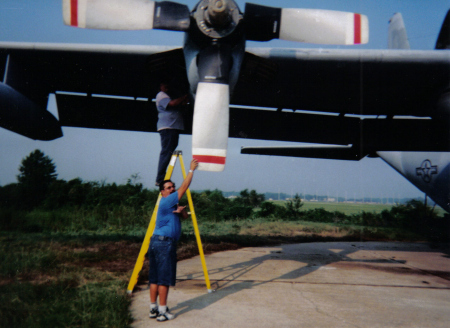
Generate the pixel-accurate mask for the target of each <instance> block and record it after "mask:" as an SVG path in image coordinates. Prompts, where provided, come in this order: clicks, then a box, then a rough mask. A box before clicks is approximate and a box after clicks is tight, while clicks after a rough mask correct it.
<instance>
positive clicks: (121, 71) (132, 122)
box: [0, 42, 188, 139]
mask: <svg viewBox="0 0 450 328" xmlns="http://www.w3.org/2000/svg"><path fill="white" fill-rule="evenodd" d="M0 76H3V77H4V78H3V83H4V84H6V85H7V86H8V87H11V88H13V89H14V90H16V91H17V92H19V93H20V94H21V95H24V96H25V97H26V98H28V99H29V100H31V101H32V102H33V103H35V104H37V105H38V106H39V107H40V108H46V107H47V101H48V95H49V94H50V93H55V94H56V101H57V106H58V114H59V123H60V125H61V126H71V127H87V128H100V129H118V130H131V131H156V121H157V114H156V110H154V103H152V101H151V100H152V99H153V98H154V97H155V95H156V93H157V92H158V91H159V83H160V81H161V78H164V77H165V76H170V77H171V78H174V79H176V80H177V81H178V82H179V83H180V85H182V88H184V89H185V90H187V85H188V83H187V78H186V68H185V65H184V57H183V51H182V48H173V47H158V46H128V45H127V46H118V45H91V44H45V43H14V42H0ZM186 92H187V91H186ZM148 100H150V101H148ZM152 106H153V107H152ZM152 109H153V110H152ZM0 114H1V112H0ZM4 127H6V128H8V127H7V126H4ZM34 139H40V138H34Z"/></svg>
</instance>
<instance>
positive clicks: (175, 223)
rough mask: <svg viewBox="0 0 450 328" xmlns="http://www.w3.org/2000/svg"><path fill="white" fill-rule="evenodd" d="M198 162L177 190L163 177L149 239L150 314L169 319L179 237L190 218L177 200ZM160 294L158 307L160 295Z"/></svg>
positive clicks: (193, 164) (190, 178)
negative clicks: (182, 220)
mask: <svg viewBox="0 0 450 328" xmlns="http://www.w3.org/2000/svg"><path fill="white" fill-rule="evenodd" d="M197 166H198V162H197V160H195V159H193V160H192V161H191V165H190V170H189V173H188V175H187V176H186V178H185V179H184V181H183V183H182V184H181V186H180V188H178V191H177V190H176V189H175V184H174V183H173V182H172V181H170V180H164V181H163V182H162V183H161V184H160V185H159V190H160V191H161V196H162V198H161V201H160V203H159V208H158V214H157V219H156V226H155V230H154V232H153V236H152V238H151V240H150V247H149V249H148V256H149V262H150V272H149V283H150V315H149V316H150V318H156V320H157V321H166V320H171V319H173V318H174V315H173V314H171V313H170V311H169V308H168V307H167V296H168V294H169V287H170V286H175V280H176V270H177V247H176V246H177V241H178V239H179V238H180V234H181V222H180V216H181V217H182V218H184V219H185V218H187V216H188V215H187V213H186V210H185V206H179V205H178V202H179V200H180V199H181V197H183V195H184V194H185V192H186V190H188V188H189V185H190V184H191V181H192V178H193V175H194V170H195V169H196V168H197ZM158 297H159V307H158V306H157V298H158Z"/></svg>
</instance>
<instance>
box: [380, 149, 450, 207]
mask: <svg viewBox="0 0 450 328" xmlns="http://www.w3.org/2000/svg"><path fill="white" fill-rule="evenodd" d="M377 154H378V156H380V157H381V158H382V159H383V160H384V161H385V162H386V163H387V164H389V165H390V166H392V167H393V168H394V169H395V170H397V171H398V172H399V173H400V174H401V175H403V176H404V177H405V178H406V179H408V180H409V182H411V183H412V184H413V185H415V186H416V187H417V188H418V189H419V190H421V191H422V192H424V193H425V194H427V195H428V196H429V197H430V198H431V199H432V200H433V201H435V202H436V203H437V204H438V205H439V206H441V207H442V208H443V209H444V210H446V211H447V212H450V152H400V151H378V152H377Z"/></svg>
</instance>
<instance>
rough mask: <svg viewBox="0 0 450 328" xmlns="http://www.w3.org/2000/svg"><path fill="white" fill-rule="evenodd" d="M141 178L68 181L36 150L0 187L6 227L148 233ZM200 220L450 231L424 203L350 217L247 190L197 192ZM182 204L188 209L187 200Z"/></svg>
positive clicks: (0, 220) (148, 206) (148, 193)
mask: <svg viewBox="0 0 450 328" xmlns="http://www.w3.org/2000/svg"><path fill="white" fill-rule="evenodd" d="M137 180H138V175H134V176H132V177H131V178H130V179H128V180H127V183H126V184H123V185H117V184H116V183H112V184H110V183H105V182H91V181H89V182H85V181H82V180H81V179H79V178H77V179H73V180H70V181H65V180H61V179H58V178H57V173H56V165H55V164H54V163H53V161H52V160H51V159H50V158H49V157H48V156H46V155H45V154H44V153H42V152H41V151H40V150H35V151H34V152H32V153H30V155H29V156H27V157H26V158H24V159H23V160H22V163H21V166H20V167H19V175H18V176H17V183H12V184H9V185H6V186H3V187H0V228H1V229H3V230H22V231H67V230H74V231H80V230H101V229H114V230H117V229H128V230H129V229H136V230H139V229H143V228H146V227H147V225H148V222H149V220H150V218H151V215H152V212H153V209H154V206H155V203H156V200H157V198H158V195H159V191H158V190H155V189H153V190H149V189H146V188H144V187H143V185H142V184H141V183H137ZM192 198H193V202H194V204H195V213H196V216H197V219H198V220H199V221H215V222H220V221H227V220H242V219H252V218H265V219H267V220H286V221H314V222H324V223H335V224H352V225H361V226H375V227H377V226H378V227H398V228H406V229H413V230H418V231H420V230H421V229H425V228H429V227H434V228H433V229H447V230H446V231H448V220H443V219H442V218H438V217H437V215H436V214H435V213H434V212H433V211H432V210H431V209H430V208H428V207H427V206H425V205H424V204H423V203H422V202H420V201H418V200H410V201H409V202H407V203H406V204H401V205H396V206H393V207H392V208H391V209H390V210H384V211H382V212H381V213H369V212H361V213H359V214H352V215H346V214H344V213H341V212H338V211H335V212H330V211H326V210H324V209H322V208H317V209H312V210H303V208H302V207H303V202H302V199H301V197H300V196H299V195H298V194H296V195H295V197H293V198H292V199H290V200H289V201H287V202H285V203H284V204H282V205H277V204H275V203H273V202H271V201H266V199H265V195H264V194H260V193H257V192H256V191H255V190H250V191H249V190H248V189H245V190H242V191H241V192H240V193H239V195H238V196H236V197H235V198H227V197H225V196H224V194H223V193H222V192H221V191H220V190H212V191H211V190H205V191H197V192H195V191H193V192H192ZM182 204H184V205H186V204H187V200H186V199H185V198H184V199H183V200H182Z"/></svg>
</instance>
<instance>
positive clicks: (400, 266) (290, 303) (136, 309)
mask: <svg viewBox="0 0 450 328" xmlns="http://www.w3.org/2000/svg"><path fill="white" fill-rule="evenodd" d="M206 264H207V266H208V271H209V277H210V280H211V284H212V288H213V289H214V290H215V291H214V292H213V293H210V294H208V293H207V290H206V285H205V281H204V276H203V272H202V267H201V263H200V258H199V257H195V258H192V259H189V260H185V261H181V262H179V263H178V275H177V279H178V281H177V286H176V287H175V288H171V290H170V293H169V307H170V309H171V312H172V313H174V314H176V315H177V317H176V318H175V319H174V320H171V321H167V322H164V323H160V322H156V321H155V320H154V319H149V318H148V308H149V294H148V289H146V286H141V287H142V288H143V289H144V290H142V291H139V292H135V293H133V299H132V307H131V311H132V315H133V317H134V319H135V322H134V323H133V327H134V328H142V327H156V326H159V325H164V327H196V328H203V327H208V328H209V327H277V326H278V327H448V326H449V322H450V311H449V310H450V248H449V246H448V245H444V246H442V245H441V247H440V248H434V247H431V246H430V245H428V244H425V243H397V242H386V243H383V242H361V243H359V242H336V243H304V244H295V245H281V246H278V247H254V248H253V247H250V248H243V249H240V250H235V251H225V252H219V253H215V254H211V255H208V256H206Z"/></svg>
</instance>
